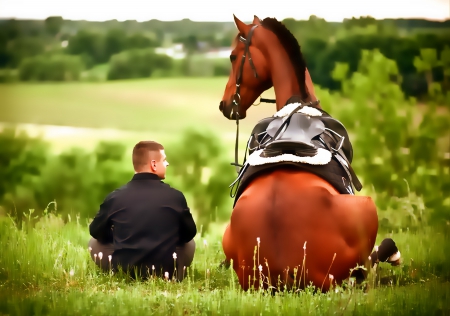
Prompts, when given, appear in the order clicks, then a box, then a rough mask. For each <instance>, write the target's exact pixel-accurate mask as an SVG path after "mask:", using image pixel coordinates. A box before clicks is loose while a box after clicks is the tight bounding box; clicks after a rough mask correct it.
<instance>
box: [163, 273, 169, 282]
mask: <svg viewBox="0 0 450 316" xmlns="http://www.w3.org/2000/svg"><path fill="white" fill-rule="evenodd" d="M164 277H165V278H166V280H167V279H169V272H164Z"/></svg>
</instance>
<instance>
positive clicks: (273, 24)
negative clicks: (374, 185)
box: [261, 18, 308, 99]
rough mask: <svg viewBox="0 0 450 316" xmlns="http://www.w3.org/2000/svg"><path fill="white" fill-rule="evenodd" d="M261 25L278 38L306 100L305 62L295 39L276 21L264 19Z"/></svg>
mask: <svg viewBox="0 0 450 316" xmlns="http://www.w3.org/2000/svg"><path fill="white" fill-rule="evenodd" d="M261 25H262V26H263V27H264V28H266V29H268V30H270V31H272V32H273V33H274V34H275V35H276V36H277V37H278V40H279V41H280V43H281V45H282V46H283V47H284V49H285V50H286V53H287V54H288V56H289V59H290V60H291V63H292V66H293V67H294V70H295V74H296V76H297V81H298V84H299V87H300V93H301V94H302V98H303V99H306V97H307V96H308V93H307V92H306V83H305V71H306V62H305V59H304V58H303V54H302V51H301V49H300V45H299V44H298V41H297V39H296V38H295V37H294V35H293V34H292V33H291V32H290V31H289V30H288V29H287V28H286V26H285V25H284V24H283V23H281V22H280V21H278V20H277V19H274V18H265V19H264V20H262V21H261Z"/></svg>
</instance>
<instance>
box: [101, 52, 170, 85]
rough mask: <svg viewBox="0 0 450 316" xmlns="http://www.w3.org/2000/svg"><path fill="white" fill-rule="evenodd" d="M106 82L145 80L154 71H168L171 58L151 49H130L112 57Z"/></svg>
mask: <svg viewBox="0 0 450 316" xmlns="http://www.w3.org/2000/svg"><path fill="white" fill-rule="evenodd" d="M109 65H110V68H109V72H108V80H116V79H131V78H147V77H150V76H151V75H152V73H153V72H154V71H155V70H156V69H161V70H170V69H171V68H172V65H173V62H172V58H170V57H169V56H166V55H160V54H156V53H155V52H154V50H153V49H132V50H128V51H124V52H122V53H119V54H116V55H113V56H112V57H111V59H110V62H109Z"/></svg>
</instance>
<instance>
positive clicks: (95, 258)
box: [94, 253, 97, 261]
mask: <svg viewBox="0 0 450 316" xmlns="http://www.w3.org/2000/svg"><path fill="white" fill-rule="evenodd" d="M95 260H97V254H96V253H94V261H95Z"/></svg>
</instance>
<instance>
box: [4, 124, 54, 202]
mask: <svg viewBox="0 0 450 316" xmlns="http://www.w3.org/2000/svg"><path fill="white" fill-rule="evenodd" d="M0 148H1V150H0V200H5V199H6V200H7V201H8V202H9V204H10V205H11V206H12V207H11V209H13V207H14V204H15V203H14V202H15V201H14V198H13V197H14V195H15V193H16V190H17V188H18V186H19V185H21V184H23V183H26V182H28V181H29V180H30V177H32V176H36V175H39V174H40V170H41V168H42V166H44V165H45V164H46V160H47V156H48V145H47V144H46V143H44V142H43V141H41V140H39V139H33V138H30V137H28V135H26V134H24V133H19V132H17V131H16V130H14V129H7V130H3V131H2V132H1V133H0Z"/></svg>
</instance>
